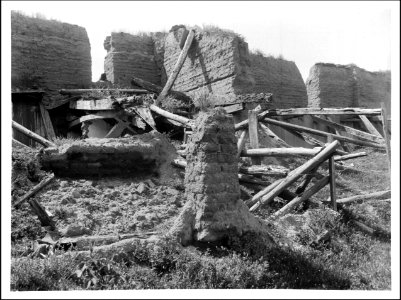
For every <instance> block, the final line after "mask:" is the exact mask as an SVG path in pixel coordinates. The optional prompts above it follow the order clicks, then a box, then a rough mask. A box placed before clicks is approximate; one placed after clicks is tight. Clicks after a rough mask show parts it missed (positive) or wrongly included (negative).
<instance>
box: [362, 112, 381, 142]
mask: <svg viewBox="0 0 401 300" xmlns="http://www.w3.org/2000/svg"><path fill="white" fill-rule="evenodd" d="M359 118H360V119H361V121H362V123H363V125H365V127H366V129H367V130H368V131H369V132H370V133H371V134H373V135H375V136H377V137H380V138H383V137H382V135H381V134H380V132H379V131H377V129H376V127H375V126H374V125H373V124H372V123H371V122H370V121H369V119H368V118H367V117H366V116H364V115H359Z"/></svg>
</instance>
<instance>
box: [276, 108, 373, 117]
mask: <svg viewBox="0 0 401 300" xmlns="http://www.w3.org/2000/svg"><path fill="white" fill-rule="evenodd" d="M269 115H270V116H304V115H369V116H378V115H380V109H379V108H372V109H363V108H357V107H346V108H288V109H270V110H269Z"/></svg>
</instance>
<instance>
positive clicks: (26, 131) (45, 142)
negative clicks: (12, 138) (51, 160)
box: [12, 120, 57, 147]
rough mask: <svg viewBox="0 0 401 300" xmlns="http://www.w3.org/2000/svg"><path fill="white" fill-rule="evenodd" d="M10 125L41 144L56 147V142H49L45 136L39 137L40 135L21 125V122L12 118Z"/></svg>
mask: <svg viewBox="0 0 401 300" xmlns="http://www.w3.org/2000/svg"><path fill="white" fill-rule="evenodd" d="M12 127H13V128H14V129H16V130H18V131H20V132H22V133H23V134H25V135H27V136H29V137H30V138H31V139H33V140H34V141H36V142H38V143H40V144H42V145H43V146H46V147H57V146H56V144H54V143H53V142H50V141H48V140H46V139H45V138H43V137H41V136H40V135H38V134H36V133H35V132H32V131H30V130H29V129H28V128H26V127H24V126H22V125H21V124H18V123H17V122H15V121H14V120H13V121H12Z"/></svg>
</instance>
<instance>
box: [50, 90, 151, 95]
mask: <svg viewBox="0 0 401 300" xmlns="http://www.w3.org/2000/svg"><path fill="white" fill-rule="evenodd" d="M58 92H59V93H60V94H61V95H82V94H85V93H90V92H99V93H102V92H121V93H128V94H129V93H133V94H147V93H148V91H147V90H144V89H61V90H59V91H58Z"/></svg>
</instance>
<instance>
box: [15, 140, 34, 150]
mask: <svg viewBox="0 0 401 300" xmlns="http://www.w3.org/2000/svg"><path fill="white" fill-rule="evenodd" d="M13 143H15V144H17V145H18V146H20V147H22V148H28V149H31V150H33V149H32V148H31V147H29V146H27V145H25V144H23V143H21V142H20V141H17V140H16V139H14V138H13Z"/></svg>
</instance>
